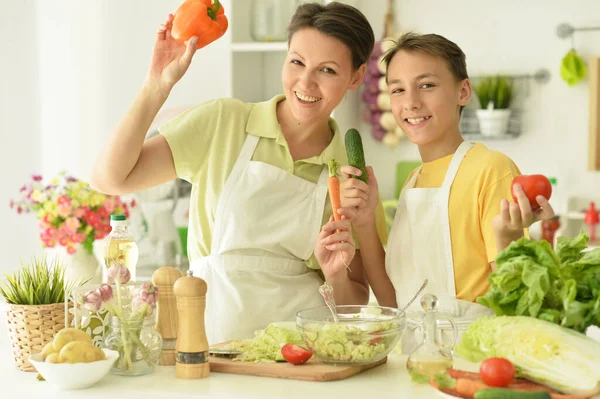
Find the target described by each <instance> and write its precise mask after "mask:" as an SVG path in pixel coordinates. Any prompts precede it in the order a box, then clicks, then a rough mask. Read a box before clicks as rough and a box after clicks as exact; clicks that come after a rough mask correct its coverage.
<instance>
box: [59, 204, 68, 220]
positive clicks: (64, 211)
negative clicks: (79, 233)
mask: <svg viewBox="0 0 600 399" xmlns="http://www.w3.org/2000/svg"><path fill="white" fill-rule="evenodd" d="M57 208H58V216H60V217H63V218H66V217H68V216H69V215H70V214H71V205H70V204H58V206H57Z"/></svg>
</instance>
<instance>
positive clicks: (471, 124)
mask: <svg viewBox="0 0 600 399" xmlns="http://www.w3.org/2000/svg"><path fill="white" fill-rule="evenodd" d="M522 114H523V112H522V111H521V110H520V109H517V108H513V109H511V113H510V119H509V121H508V131H507V132H506V134H504V135H502V136H484V135H482V134H481V133H480V132H479V121H478V120H477V116H476V115H475V109H468V108H465V109H464V110H463V113H462V116H461V118H460V132H461V133H462V136H463V137H464V138H465V139H467V140H475V141H480V140H512V139H516V138H517V137H519V136H520V135H521V117H522Z"/></svg>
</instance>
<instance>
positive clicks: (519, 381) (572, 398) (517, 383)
mask: <svg viewBox="0 0 600 399" xmlns="http://www.w3.org/2000/svg"><path fill="white" fill-rule="evenodd" d="M448 374H449V376H450V377H452V378H453V379H455V380H456V385H455V386H454V385H453V384H452V383H450V384H449V383H448V382H447V381H446V384H443V383H442V385H444V386H452V388H451V389H450V388H445V389H444V388H441V387H439V386H438V384H437V383H436V381H435V380H434V379H433V378H432V380H431V381H430V382H431V385H433V386H435V387H437V388H438V389H440V390H443V391H444V392H447V393H450V394H454V395H459V396H462V397H468V396H465V393H466V394H470V393H471V392H472V393H473V395H474V394H475V392H476V391H475V392H473V391H472V390H471V389H468V387H469V385H470V384H466V383H465V380H471V381H476V382H477V385H476V386H477V387H478V388H477V389H483V388H489V387H488V386H486V385H485V383H484V382H483V381H482V380H481V376H480V374H479V373H473V372H470V371H464V370H458V369H448ZM459 381H460V386H459ZM480 384H482V385H480ZM506 388H509V389H513V390H517V391H524V392H534V391H544V392H548V393H549V394H550V397H551V398H552V399H587V398H590V397H591V396H593V395H583V396H581V395H566V394H561V393H558V392H556V391H555V390H553V389H552V388H550V387H547V386H545V385H542V384H538V383H536V382H533V381H529V380H527V379H525V378H516V379H515V380H514V381H513V382H511V383H510V385H509V386H508V387H506Z"/></svg>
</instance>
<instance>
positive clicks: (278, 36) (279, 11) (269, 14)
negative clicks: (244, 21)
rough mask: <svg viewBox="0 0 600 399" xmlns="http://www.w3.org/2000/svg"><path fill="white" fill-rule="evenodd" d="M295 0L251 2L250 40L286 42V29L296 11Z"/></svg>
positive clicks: (255, 0)
mask: <svg viewBox="0 0 600 399" xmlns="http://www.w3.org/2000/svg"><path fill="white" fill-rule="evenodd" d="M297 3H298V2H297V1H296V0H252V6H251V10H252V11H251V12H252V29H251V36H252V39H253V40H255V41H258V42H279V41H287V27H288V25H289V23H290V21H291V19H292V16H293V15H294V12H295V11H296V7H297V5H298V4H297Z"/></svg>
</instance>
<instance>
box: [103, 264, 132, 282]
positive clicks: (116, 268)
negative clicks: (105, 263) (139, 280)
mask: <svg viewBox="0 0 600 399" xmlns="http://www.w3.org/2000/svg"><path fill="white" fill-rule="evenodd" d="M130 279H131V273H130V272H129V269H128V268H126V267H125V266H123V265H121V264H120V263H115V264H114V265H112V266H111V267H110V268H109V269H108V272H107V282H108V284H117V283H120V284H127V283H128V282H129V280H130Z"/></svg>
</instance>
